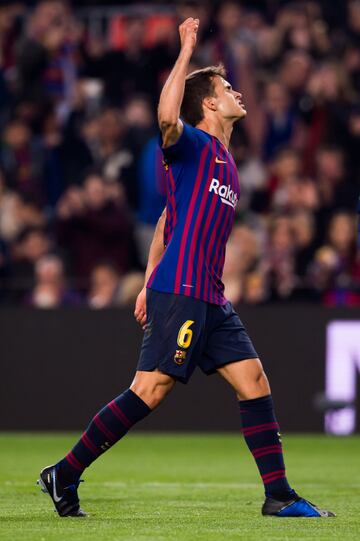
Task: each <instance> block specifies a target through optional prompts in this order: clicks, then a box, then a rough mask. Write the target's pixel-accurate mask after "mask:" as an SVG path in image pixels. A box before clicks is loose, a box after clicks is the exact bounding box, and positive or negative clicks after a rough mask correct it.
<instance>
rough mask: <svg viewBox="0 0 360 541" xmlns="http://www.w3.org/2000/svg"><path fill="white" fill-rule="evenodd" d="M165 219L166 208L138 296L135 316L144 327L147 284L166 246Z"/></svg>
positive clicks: (160, 220) (156, 231) (151, 248)
mask: <svg viewBox="0 0 360 541" xmlns="http://www.w3.org/2000/svg"><path fill="white" fill-rule="evenodd" d="M165 221H166V208H165V209H164V210H163V212H162V214H161V216H160V218H159V220H158V223H157V225H156V228H155V233H154V236H153V240H152V242H151V245H150V250H149V257H148V263H147V266H146V272H145V282H144V287H143V288H142V290H141V291H140V293H139V295H138V296H137V299H136V303H135V312H134V316H135V319H136V321H137V322H138V323H139V325H141V326H142V327H144V325H145V324H146V284H147V283H148V281H149V278H150V276H151V274H152V272H153V270H154V269H155V267H156V266H157V265H158V264H159V262H160V259H161V258H162V255H163V253H164V250H165V246H164V227H165Z"/></svg>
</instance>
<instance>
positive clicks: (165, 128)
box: [158, 17, 199, 148]
mask: <svg viewBox="0 0 360 541" xmlns="http://www.w3.org/2000/svg"><path fill="white" fill-rule="evenodd" d="M198 28H199V19H193V18H192V17H189V18H188V19H186V20H185V21H184V22H183V23H182V24H181V25H180V26H179V34H180V42H181V50H180V53H179V56H178V58H177V60H176V62H175V65H174V67H173V69H172V70H171V73H170V75H169V77H168V79H167V81H166V83H165V85H164V88H163V89H162V92H161V95H160V101H159V107H158V121H159V127H160V131H161V134H162V140H163V148H167V147H169V146H171V145H174V144H175V143H176V142H177V141H178V139H179V138H180V135H181V134H182V131H183V123H182V122H181V120H180V108H181V103H182V100H183V97H184V89H185V79H186V75H187V71H188V67H189V63H190V59H191V56H192V54H193V51H194V49H195V45H196V35H197V31H198Z"/></svg>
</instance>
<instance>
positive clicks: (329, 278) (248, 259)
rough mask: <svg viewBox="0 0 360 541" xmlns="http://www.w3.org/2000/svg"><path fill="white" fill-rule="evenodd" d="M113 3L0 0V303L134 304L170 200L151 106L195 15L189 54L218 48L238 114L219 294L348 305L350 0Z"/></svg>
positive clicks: (353, 299)
mask: <svg viewBox="0 0 360 541" xmlns="http://www.w3.org/2000/svg"><path fill="white" fill-rule="evenodd" d="M336 10H337V11H336ZM108 12H109V13H108ZM108 12H107V10H106V9H105V8H104V17H103V19H102V20H101V24H98V23H99V20H97V24H93V23H94V20H92V16H95V15H92V12H91V10H89V11H88V12H86V10H84V9H82V10H77V9H76V8H75V4H74V6H71V4H70V3H68V2H66V1H62V0H45V1H40V2H35V5H34V6H33V7H32V8H31V9H30V8H28V7H27V6H26V5H25V3H22V2H14V1H12V2H9V3H7V2H5V3H2V5H1V7H0V141H1V142H0V304H2V305H14V304H16V305H25V306H33V307H42V308H51V307H57V306H81V305H88V306H91V307H94V308H102V307H108V306H121V305H127V304H130V305H131V304H132V303H133V301H134V299H135V298H136V295H137V293H138V292H139V290H140V289H141V287H142V283H143V272H144V266H145V265H146V260H147V253H148V249H149V244H150V242H151V238H152V235H153V232H154V228H155V224H156V222H157V219H158V217H159V215H160V214H161V212H162V210H163V208H164V206H165V200H166V177H165V172H164V169H163V165H162V155H161V150H160V148H159V146H158V142H157V141H158V139H157V126H156V104H157V100H158V97H159V93H160V91H161V88H162V85H163V83H164V81H165V80H166V77H167V75H168V73H169V71H170V69H171V67H172V65H173V63H174V61H175V59H176V56H177V54H178V50H179V41H178V32H177V25H178V24H179V22H180V21H182V20H184V19H185V18H186V17H188V16H193V17H199V18H200V21H201V24H200V29H199V40H198V41H199V43H198V46H197V49H196V52H195V54H194V57H193V62H192V66H191V69H193V68H197V67H203V66H205V65H209V64H216V63H218V62H220V61H222V62H223V63H224V64H225V67H226V69H227V73H228V79H229V81H230V82H231V83H232V85H233V87H234V88H236V89H240V90H241V92H242V94H243V100H244V102H245V104H246V108H247V111H248V115H247V118H246V119H245V121H244V122H243V123H239V124H238V125H237V126H236V128H235V131H234V135H233V140H232V148H231V150H232V152H233V155H234V158H235V161H236V163H237V166H238V169H239V174H240V181H241V191H242V195H241V199H240V203H239V206H238V209H237V218H236V223H235V227H234V231H233V234H232V236H231V238H230V241H229V245H228V250H227V258H226V263H225V269H224V282H225V285H226V295H227V297H228V298H229V299H230V300H231V301H233V302H235V303H246V304H261V303H266V302H270V301H272V302H273V301H278V302H287V301H292V302H293V301H295V300H297V301H312V302H321V303H323V304H326V305H328V306H338V305H347V306H360V251H359V247H358V246H357V225H356V222H357V214H356V206H357V201H358V197H359V191H360V0H349V1H347V2H346V1H344V2H337V1H334V2H320V1H314V0H309V1H307V0H304V1H300V2H282V1H278V2H273V1H271V2H270V1H269V2H266V1H264V2H245V1H244V2H240V1H226V0H223V1H222V2H219V3H215V2H210V1H206V0H204V1H201V0H199V1H196V2H191V1H190V2H188V1H180V2H177V3H169V4H168V5H165V4H164V5H163V4H161V3H159V2H156V3H154V4H153V5H151V4H148V5H146V6H145V7H144V4H142V5H141V6H140V5H137V4H134V3H132V4H131V6H130V5H129V6H127V8H126V9H125V7H123V8H119V9H118V10H114V9H112V10H111V12H110V10H108ZM107 13H108V14H107Z"/></svg>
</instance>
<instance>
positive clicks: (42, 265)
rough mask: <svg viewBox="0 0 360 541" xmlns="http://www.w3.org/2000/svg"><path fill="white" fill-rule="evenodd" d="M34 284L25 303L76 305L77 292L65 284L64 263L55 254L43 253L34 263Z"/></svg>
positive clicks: (55, 306) (56, 306)
mask: <svg viewBox="0 0 360 541" xmlns="http://www.w3.org/2000/svg"><path fill="white" fill-rule="evenodd" d="M34 281H35V284H34V287H33V290H32V291H31V293H30V295H29V296H28V297H27V298H26V299H25V304H26V305H28V306H32V307H33V308H58V307H61V306H78V305H79V304H80V303H81V301H80V297H79V295H78V294H77V293H75V292H73V291H71V290H69V289H68V288H67V286H66V279H65V271H64V265H63V262H62V261H61V259H60V258H59V257H58V256H56V255H44V256H43V257H41V258H40V259H39V260H38V261H37V262H36V264H35V279H34Z"/></svg>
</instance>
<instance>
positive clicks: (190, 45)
mask: <svg viewBox="0 0 360 541" xmlns="http://www.w3.org/2000/svg"><path fill="white" fill-rule="evenodd" d="M198 29H199V19H193V18H192V17H189V18H188V19H186V20H185V21H184V22H183V23H182V24H181V25H180V26H179V34H180V42H181V48H182V49H189V50H191V52H192V51H193V50H194V49H195V45H196V35H197V31H198Z"/></svg>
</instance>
